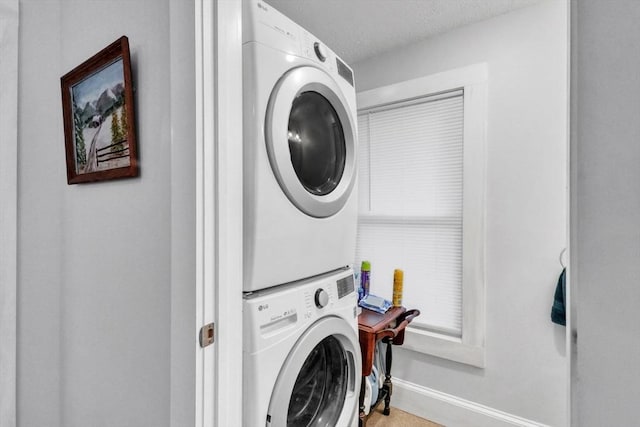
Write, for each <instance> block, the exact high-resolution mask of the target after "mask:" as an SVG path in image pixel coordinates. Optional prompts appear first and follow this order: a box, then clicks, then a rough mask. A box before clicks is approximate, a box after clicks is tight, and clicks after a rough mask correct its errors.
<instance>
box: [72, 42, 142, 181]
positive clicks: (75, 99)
mask: <svg viewBox="0 0 640 427" xmlns="http://www.w3.org/2000/svg"><path fill="white" fill-rule="evenodd" d="M60 83H61V87H62V114H63V119H64V141H65V153H66V158H67V183H68V184H78V183H82V182H93V181H103V180H108V179H115V178H126V177H135V176H137V175H138V155H137V144H136V132H135V112H134V107H133V85H132V81H131V59H130V57H129V40H128V39H127V37H126V36H122V37H121V38H119V39H118V40H116V41H115V42H113V43H112V44H110V45H109V46H107V47H106V48H104V49H103V50H101V51H100V52H98V53H97V54H95V55H94V56H92V57H91V58H89V59H88V60H86V61H85V62H83V63H82V64H80V65H78V66H77V67H76V68H74V69H73V70H71V71H69V72H68V73H67V74H65V75H64V76H62V77H61V78H60Z"/></svg>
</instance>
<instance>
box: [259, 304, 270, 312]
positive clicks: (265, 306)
mask: <svg viewBox="0 0 640 427" xmlns="http://www.w3.org/2000/svg"><path fill="white" fill-rule="evenodd" d="M267 308H269V304H260V305H259V306H258V311H262V310H266V309H267Z"/></svg>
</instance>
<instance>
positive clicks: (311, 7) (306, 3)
mask: <svg viewBox="0 0 640 427" xmlns="http://www.w3.org/2000/svg"><path fill="white" fill-rule="evenodd" d="M539 1H540V0H266V2H267V3H269V4H271V5H272V6H273V7H275V8H276V9H277V10H279V11H280V12H282V13H283V14H285V15H286V16H288V17H289V18H291V19H292V20H294V21H295V22H297V23H298V24H300V25H301V26H303V27H304V28H305V29H307V30H308V31H309V32H311V33H312V34H314V35H315V36H316V37H318V38H319V39H320V40H322V41H323V42H324V43H325V44H326V45H327V46H329V47H330V48H331V49H332V50H334V51H335V52H336V53H337V54H338V55H339V56H341V57H342V59H344V60H345V61H346V62H348V63H354V62H357V61H360V60H362V59H366V58H369V57H371V56H375V55H377V54H380V53H382V52H385V51H387V50H390V49H393V48H395V47H398V46H403V45H407V44H410V43H414V42H417V41H419V40H424V39H426V38H429V37H432V36H434V35H436V34H440V33H444V32H446V31H449V30H451V29H453V28H456V27H460V26H463V25H467V24H471V23H473V22H478V21H482V20H484V19H487V18H490V17H493V16H497V15H501V14H504V13H507V12H509V11H511V10H513V9H518V8H521V7H525V6H529V5H531V4H534V3H537V2H539Z"/></svg>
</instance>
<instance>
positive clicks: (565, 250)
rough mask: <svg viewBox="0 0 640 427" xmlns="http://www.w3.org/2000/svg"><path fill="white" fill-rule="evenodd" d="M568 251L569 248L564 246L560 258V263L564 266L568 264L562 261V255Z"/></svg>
mask: <svg viewBox="0 0 640 427" xmlns="http://www.w3.org/2000/svg"><path fill="white" fill-rule="evenodd" d="M566 252H567V248H564V249H562V250H561V251H560V257H559V258H558V259H559V261H560V265H561V266H562V268H567V266H566V265H565V263H564V262H563V261H562V256H563V255H564V254H565V253H566Z"/></svg>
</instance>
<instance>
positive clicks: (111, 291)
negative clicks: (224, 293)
mask: <svg viewBox="0 0 640 427" xmlns="http://www.w3.org/2000/svg"><path fill="white" fill-rule="evenodd" d="M173 3H174V2H170V1H169V0H165V1H157V0H135V1H125V0H104V1H91V2H86V1H80V0H56V1H46V2H43V1H31V0H23V1H22V2H21V11H20V12H21V16H20V37H21V39H20V71H19V72H20V74H19V76H20V83H19V99H20V110H19V116H20V119H19V165H18V167H19V190H18V197H19V207H18V209H19V210H18V221H19V227H18V244H19V250H18V260H19V266H18V280H19V282H18V289H19V291H18V336H17V340H18V396H17V398H18V425H20V426H25V427H30V426H41V425H46V426H52V427H56V426H61V427H62V426H64V427H74V426H87V425H92V426H116V425H117V426H167V425H169V424H170V422H171V423H172V425H176V426H179V425H189V424H190V423H191V424H192V422H191V420H192V419H193V416H194V414H193V410H190V408H191V409H192V408H193V393H194V390H195V382H194V379H195V378H194V375H193V367H194V362H193V361H194V360H195V357H194V352H195V345H194V344H195V340H194V339H193V335H194V329H195V328H194V322H195V310H194V308H195V290H194V289H193V288H192V287H190V286H191V284H193V283H194V281H193V277H192V274H193V268H191V266H192V260H193V249H191V248H193V247H194V246H195V245H193V244H190V242H191V243H193V234H190V231H189V230H193V218H192V216H193V212H194V211H193V203H192V201H193V188H194V187H195V183H194V178H193V174H192V170H193V164H194V163H193V159H192V158H190V156H189V155H190V153H193V149H192V148H191V147H192V146H193V130H194V124H193V122H191V120H192V119H191V118H189V116H188V112H189V111H193V85H192V83H189V81H192V78H191V79H189V77H191V76H193V75H194V73H193V64H194V62H193V49H194V46H193V43H194V42H193V40H194V38H193V16H194V15H193V5H192V4H191V3H190V2H185V3H184V4H183V7H177V6H176V5H175V4H173ZM170 12H173V14H172V15H170ZM121 35H127V36H128V37H129V43H130V49H131V52H132V64H133V80H134V85H135V89H136V92H135V101H136V102H135V106H136V116H137V117H136V119H137V120H136V125H137V135H138V144H139V155H140V165H141V175H140V177H139V178H135V179H126V180H119V181H110V182H101V183H95V184H85V185H74V186H68V185H67V184H66V174H65V157H64V139H63V131H62V112H61V101H60V80H59V78H60V76H62V75H63V74H65V73H66V72H67V71H69V70H71V69H72V68H73V67H75V66H76V65H78V64H79V63H81V62H83V61H84V60H85V59H87V58H89V57H90V56H91V55H93V54H94V53H96V52H97V51H98V50H100V49H102V48H103V47H105V46H106V45H108V44H109V43H111V42H112V41H114V40H116V39H117V38H118V37H120V36H121ZM183 61H184V62H183ZM181 72H182V73H184V79H186V80H187V82H184V81H182V80H180V74H179V73H181ZM191 117H193V116H191ZM180 147H185V149H184V150H181V149H180ZM174 168H175V170H174ZM180 188H186V189H187V190H186V191H184V192H182V191H180V192H176V189H180ZM174 192H176V193H177V194H175V197H173V196H174ZM180 230H183V231H184V233H181V232H180ZM172 242H175V243H176V246H175V248H184V250H185V252H184V253H183V254H178V253H176V252H175V251H174V252H173V253H172ZM180 341H181V343H180ZM185 343H186V345H187V346H188V347H187V350H185V348H184V345H185ZM181 344H182V345H181ZM172 385H176V388H175V389H174V390H173V391H174V393H173V394H172Z"/></svg>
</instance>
